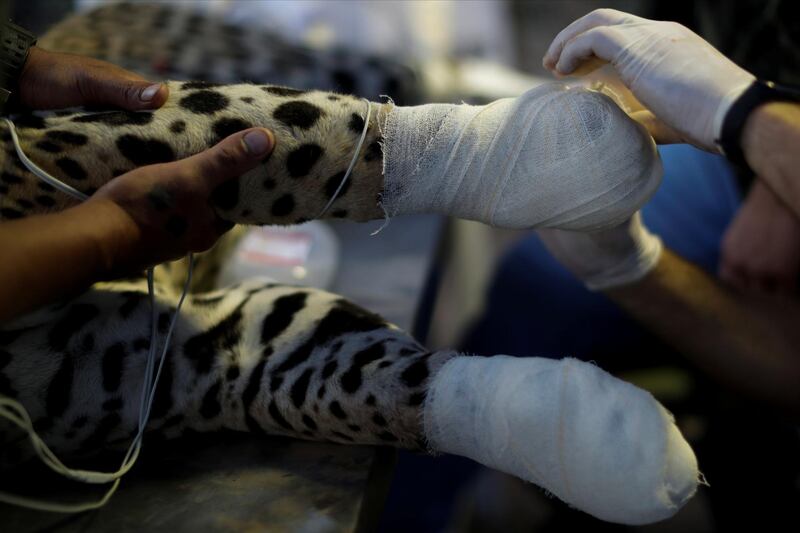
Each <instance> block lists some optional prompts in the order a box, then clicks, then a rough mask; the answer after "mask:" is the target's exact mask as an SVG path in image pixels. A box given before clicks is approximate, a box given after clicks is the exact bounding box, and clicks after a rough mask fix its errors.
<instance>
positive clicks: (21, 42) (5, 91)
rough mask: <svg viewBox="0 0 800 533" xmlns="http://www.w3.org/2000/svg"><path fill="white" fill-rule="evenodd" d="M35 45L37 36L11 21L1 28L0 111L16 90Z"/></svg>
mask: <svg viewBox="0 0 800 533" xmlns="http://www.w3.org/2000/svg"><path fill="white" fill-rule="evenodd" d="M35 44H36V36H35V35H33V34H32V33H31V32H29V31H28V30H26V29H25V28H23V27H21V26H17V25H16V24H14V23H13V22H11V21H7V22H5V23H4V24H3V25H2V28H0V109H2V108H3V106H5V104H6V102H7V101H8V99H9V97H10V96H11V93H12V92H13V91H15V90H16V88H17V82H18V81H19V76H20V74H21V73H22V67H23V66H25V61H26V60H27V59H28V52H29V51H30V49H31V47H32V46H33V45H35Z"/></svg>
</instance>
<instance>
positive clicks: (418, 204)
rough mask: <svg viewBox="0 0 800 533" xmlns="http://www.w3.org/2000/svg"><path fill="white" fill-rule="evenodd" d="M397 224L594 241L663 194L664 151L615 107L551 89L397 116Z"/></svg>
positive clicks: (390, 171)
mask: <svg viewBox="0 0 800 533" xmlns="http://www.w3.org/2000/svg"><path fill="white" fill-rule="evenodd" d="M383 152H384V175H385V184H384V194H383V207H384V209H386V211H387V213H388V215H389V216H395V215H401V214H406V213H423V212H425V213H427V212H435V213H442V214H446V215H450V216H454V217H458V218H466V219H470V220H478V221H481V222H484V223H487V224H490V225H493V226H502V227H508V228H562V229H571V230H581V231H593V230H598V229H602V228H608V227H611V226H615V225H617V224H620V223H621V222H623V221H624V220H626V219H627V218H629V217H630V216H631V215H633V214H634V213H635V212H636V211H637V210H638V209H639V208H640V207H641V206H642V205H643V204H644V203H645V202H646V201H647V200H648V199H649V198H650V196H652V194H653V193H654V192H655V190H656V189H657V188H658V185H659V184H660V182H661V176H662V167H661V161H660V159H659V157H658V152H657V151H656V147H655V143H654V142H653V139H652V138H651V137H650V135H648V134H647V132H646V130H645V129H644V128H643V127H642V126H640V125H639V124H637V123H636V122H634V121H633V120H632V119H630V118H629V117H628V116H627V115H626V114H625V112H624V111H622V110H621V109H620V108H619V107H618V106H617V105H616V104H615V103H614V101H613V100H611V98H609V97H608V96H606V95H604V94H602V93H600V92H597V91H592V90H589V89H585V88H577V87H575V88H570V87H567V86H566V85H564V84H561V83H548V84H545V85H541V86H539V87H536V88H535V89H531V90H530V91H528V92H526V93H525V94H523V95H521V96H519V97H517V98H506V99H502V100H497V101H495V102H492V103H491V104H489V105H486V106H471V105H452V104H429V105H423V106H417V107H394V108H392V109H391V110H390V111H389V112H388V116H387V118H386V124H385V126H384V143H383Z"/></svg>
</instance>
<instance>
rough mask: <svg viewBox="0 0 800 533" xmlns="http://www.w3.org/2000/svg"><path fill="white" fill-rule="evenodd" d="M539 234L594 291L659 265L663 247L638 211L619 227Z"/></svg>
mask: <svg viewBox="0 0 800 533" xmlns="http://www.w3.org/2000/svg"><path fill="white" fill-rule="evenodd" d="M538 233H539V237H540V238H541V239H542V242H544V244H545V246H546V247H547V249H548V250H549V251H550V253H551V254H552V255H553V257H555V258H556V259H557V260H558V261H559V262H561V264H563V265H564V266H565V267H567V269H568V270H570V271H571V272H572V273H573V274H575V276H576V277H578V279H580V280H581V281H583V282H584V283H585V284H586V287H587V288H588V289H589V290H593V291H597V290H605V289H611V288H614V287H619V286H622V285H627V284H629V283H633V282H635V281H638V280H640V279H641V278H643V277H644V276H645V275H646V274H647V273H648V272H650V271H651V270H652V269H653V268H654V267H655V266H656V264H658V260H659V259H660V258H661V253H662V250H663V246H662V244H661V239H660V238H659V237H658V236H656V235H653V234H652V233H650V232H649V231H648V230H647V228H646V227H645V226H644V224H642V217H641V215H640V214H639V213H636V214H635V215H634V216H633V217H631V218H630V219H628V220H627V221H626V222H624V223H622V224H620V225H619V226H616V227H614V228H611V229H606V230H600V231H595V232H591V233H590V232H579V231H567V230H558V229H547V230H540V231H539V232H538Z"/></svg>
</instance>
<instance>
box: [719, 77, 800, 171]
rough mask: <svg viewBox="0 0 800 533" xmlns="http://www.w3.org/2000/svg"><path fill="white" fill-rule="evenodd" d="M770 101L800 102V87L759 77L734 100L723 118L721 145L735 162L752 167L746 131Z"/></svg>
mask: <svg viewBox="0 0 800 533" xmlns="http://www.w3.org/2000/svg"><path fill="white" fill-rule="evenodd" d="M768 102H800V88H798V87H790V86H787V85H779V84H777V83H774V82H771V81H765V80H756V81H754V82H753V83H752V85H750V87H748V88H747V89H745V91H744V92H743V93H742V94H741V95H740V96H739V98H738V99H736V101H735V102H733V105H731V107H730V109H728V112H727V113H726V114H725V118H724V119H723V121H722V130H721V131H720V138H719V140H718V141H717V145H718V146H719V147H720V148H721V149H722V153H723V154H725V157H727V158H728V160H729V161H731V162H732V163H734V164H736V165H739V166H741V167H742V168H746V169H749V168H750V167H749V165H748V164H747V160H746V159H745V157H744V151H743V150H742V144H741V139H742V130H743V129H744V125H745V123H746V122H747V118H748V117H749V116H750V113H752V112H753V110H754V109H755V108H757V107H758V106H760V105H762V104H766V103H768Z"/></svg>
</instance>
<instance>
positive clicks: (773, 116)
mask: <svg viewBox="0 0 800 533" xmlns="http://www.w3.org/2000/svg"><path fill="white" fill-rule="evenodd" d="M741 143H742V149H743V150H744V153H745V157H746V158H747V162H748V164H749V165H750V167H751V168H752V169H753V170H754V171H755V172H756V174H757V175H758V176H759V177H760V178H761V179H762V180H764V182H765V183H766V184H767V185H768V186H769V187H770V188H771V189H772V190H773V191H775V193H776V194H777V195H778V196H779V197H780V198H781V199H782V200H783V201H784V202H785V203H786V204H787V205H788V206H789V207H790V208H791V209H792V211H793V212H794V213H795V214H796V215H798V216H800V105H798V104H794V103H788V102H773V103H769V104H765V105H762V106H759V107H757V108H756V109H755V110H754V111H753V113H752V114H751V115H750V117H748V119H747V122H746V123H745V126H744V129H743V130H742V139H741Z"/></svg>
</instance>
